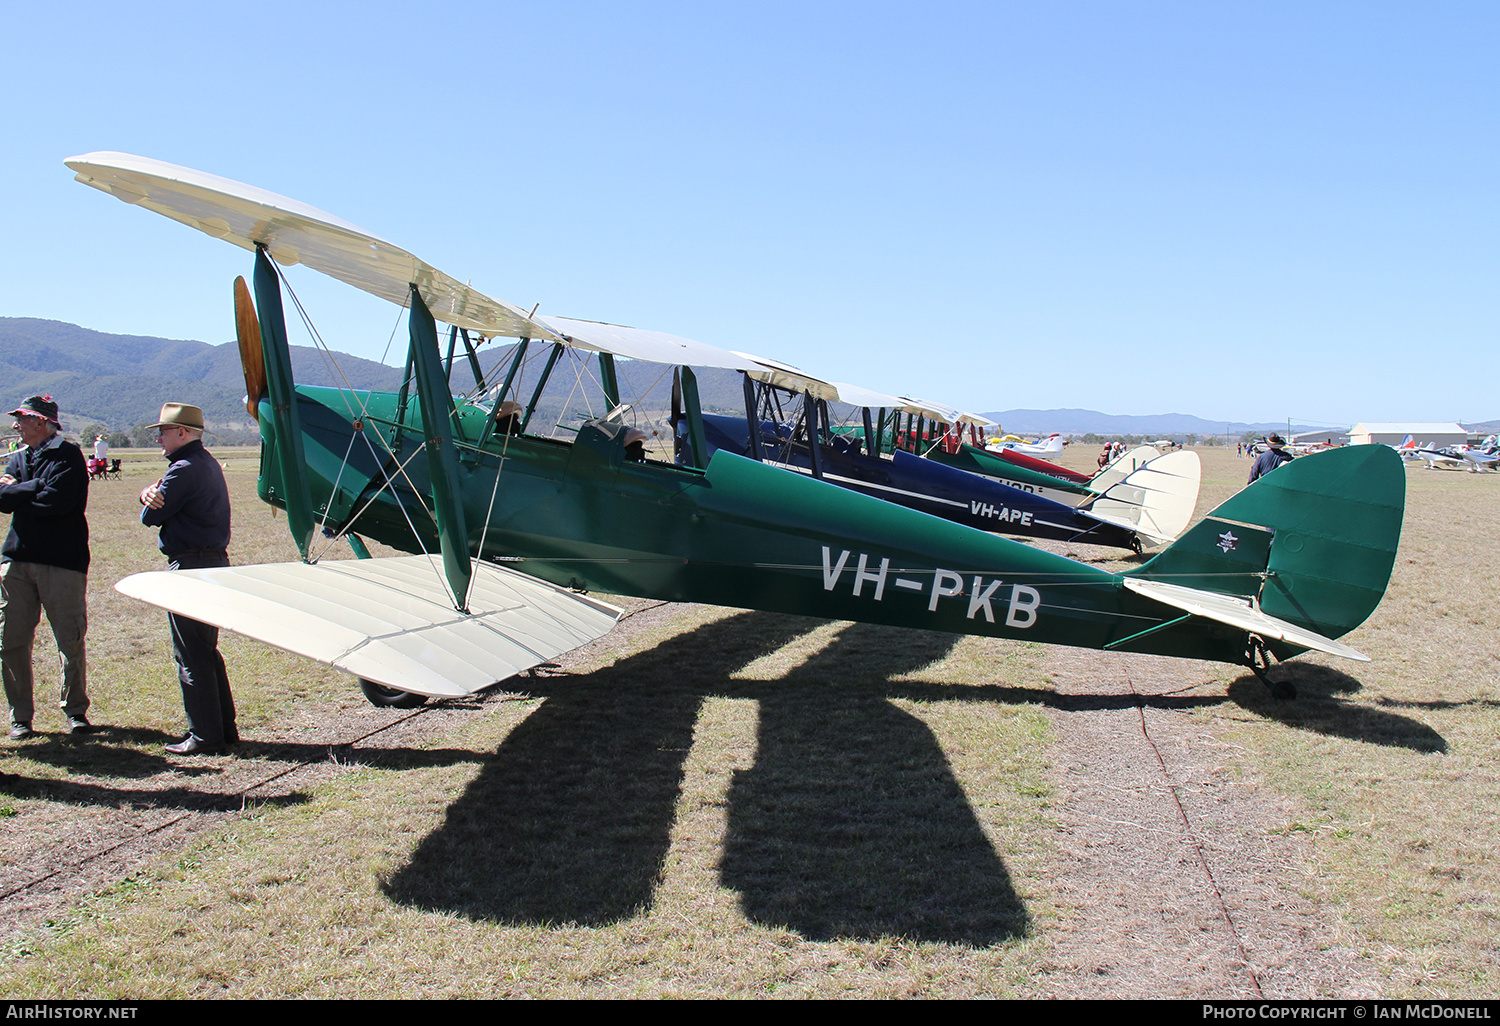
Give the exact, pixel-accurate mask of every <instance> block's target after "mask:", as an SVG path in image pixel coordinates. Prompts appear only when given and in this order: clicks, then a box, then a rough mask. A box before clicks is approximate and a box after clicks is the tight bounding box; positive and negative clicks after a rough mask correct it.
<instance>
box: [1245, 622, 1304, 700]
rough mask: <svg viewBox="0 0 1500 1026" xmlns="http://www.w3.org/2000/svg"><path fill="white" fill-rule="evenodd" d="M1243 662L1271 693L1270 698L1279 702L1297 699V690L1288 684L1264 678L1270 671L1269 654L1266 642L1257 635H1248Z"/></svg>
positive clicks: (1287, 682) (1288, 682)
mask: <svg viewBox="0 0 1500 1026" xmlns="http://www.w3.org/2000/svg"><path fill="white" fill-rule="evenodd" d="M1245 662H1246V663H1247V664H1248V665H1249V667H1250V672H1252V673H1254V674H1255V675H1256V676H1257V677H1259V678H1260V682H1261V683H1262V684H1264V685H1265V686H1266V688H1267V689H1269V690H1270V692H1271V697H1272V698H1275V699H1277V700H1279V701H1283V702H1285V701H1290V700H1291V699H1293V698H1296V697H1297V688H1296V687H1295V686H1294V685H1293V684H1292V683H1291V682H1290V681H1284V680H1272V679H1271V678H1270V677H1267V676H1266V673H1267V671H1269V670H1270V669H1271V652H1270V650H1269V649H1267V648H1266V641H1265V639H1264V638H1262V637H1261V636H1260V635H1259V634H1252V635H1250V639H1249V641H1247V642H1246V644H1245Z"/></svg>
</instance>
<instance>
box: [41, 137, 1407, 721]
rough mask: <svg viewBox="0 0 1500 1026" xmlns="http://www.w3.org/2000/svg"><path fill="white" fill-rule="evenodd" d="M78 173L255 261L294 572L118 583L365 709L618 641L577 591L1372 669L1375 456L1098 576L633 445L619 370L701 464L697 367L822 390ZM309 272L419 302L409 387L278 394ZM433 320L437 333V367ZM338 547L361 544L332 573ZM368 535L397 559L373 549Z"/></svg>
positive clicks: (154, 165)
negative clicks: (1350, 662)
mask: <svg viewBox="0 0 1500 1026" xmlns="http://www.w3.org/2000/svg"><path fill="white" fill-rule="evenodd" d="M67 164H68V166H69V167H70V168H72V169H73V170H74V171H75V172H76V174H77V178H78V180H79V181H81V182H84V183H85V184H87V185H91V186H93V187H95V188H97V189H100V190H102V191H104V192H108V193H110V194H112V195H114V196H117V197H119V198H120V199H123V200H125V201H126V202H129V203H132V204H136V205H139V206H143V207H146V208H148V209H151V210H155V211H157V212H158V213H161V214H164V215H165V216H167V217H171V218H173V219H174V220H177V221H180V222H182V223H184V224H187V225H189V226H191V227H194V228H197V229H199V230H201V231H203V232H205V233H207V234H209V235H212V236H214V237H216V238H221V239H224V240H226V241H229V242H231V243H234V244H235V245H238V246H240V247H242V248H244V249H246V250H250V251H252V252H254V254H255V257H254V261H255V271H254V289H255V298H254V300H253V302H252V300H251V297H250V295H249V290H248V289H247V288H246V287H245V286H244V283H243V280H241V281H240V282H238V283H237V292H236V306H237V312H238V313H239V315H240V317H239V322H240V325H241V330H240V340H241V350H242V355H243V356H244V364H245V375H246V385H247V392H248V396H247V398H248V401H249V408H250V411H251V412H252V413H253V414H254V415H255V416H256V418H257V419H258V422H259V425H260V432H261V438H262V450H261V469H260V477H259V484H258V487H259V492H260V496H261V498H262V499H264V500H265V501H266V502H268V503H270V504H272V505H273V506H276V507H279V508H282V509H285V510H286V513H287V521H288V525H289V527H290V529H291V532H292V536H293V538H294V540H295V542H296V545H297V549H298V552H299V553H300V554H301V557H302V561H301V562H298V563H290V564H276V565H270V566H244V567H228V568H223V569H215V570H198V571H176V572H171V573H168V572H165V571H162V572H155V573H148V574H138V575H135V576H133V577H130V578H127V579H126V580H124V581H122V582H120V584H119V585H118V587H119V588H120V590H121V591H124V592H126V593H127V594H131V595H135V596H137V597H139V598H142V599H144V600H146V601H148V602H151V603H153V604H156V605H160V606H162V607H165V608H167V609H170V610H173V611H176V612H180V613H184V614H187V615H190V616H193V617H195V618H198V619H200V620H204V621H207V622H211V623H214V624H217V625H218V626H220V627H222V628H226V629H228V630H232V631H236V632H239V633H241V634H245V635H248V636H250V637H254V638H258V639H260V640H262V641H265V642H267V643H270V644H272V645H276V646H278V647H281V648H285V649H288V650H290V651H293V652H297V653H300V654H303V655H306V656H309V657H311V658H314V659H318V660H320V661H323V662H326V663H329V664H331V665H334V666H337V667H339V668H341V669H344V670H346V671H347V672H350V673H352V674H354V675H356V676H357V677H359V678H361V680H362V681H364V682H365V685H366V693H367V694H368V695H370V696H371V698H372V700H376V701H380V702H386V703H391V704H394V703H397V702H404V701H407V700H411V701H420V700H421V699H420V698H419V697H412V696H424V695H437V696H445V695H461V694H467V693H472V692H474V691H477V690H479V689H481V688H484V687H488V686H490V685H492V684H494V683H496V682H497V681H500V680H503V679H505V678H506V677H508V676H510V675H513V674H514V673H517V672H520V671H521V670H524V669H526V668H527V667H530V666H535V665H537V664H539V663H542V662H544V661H546V660H547V659H550V658H552V657H554V656H555V655H557V654H559V653H561V652H564V651H567V650H568V649H570V648H573V647H575V646H577V645H579V644H583V643H585V642H587V641H588V640H591V639H593V638H595V637H598V636H600V635H602V634H604V633H606V632H607V631H608V630H609V629H610V628H611V627H612V626H613V624H614V622H615V617H616V614H617V610H615V609H614V608H613V607H611V606H609V605H607V604H605V603H602V602H599V601H596V600H594V599H592V598H589V597H588V596H587V595H586V594H584V593H586V592H602V593H606V594H620V595H634V596H641V597H649V598H657V599H666V600H671V601H691V602H706V603H712V604H716V605H724V606H737V607H744V608H750V609H762V610H774V611H779V612H788V613H801V614H808V615H813V616H820V617H828V618H833V619H842V620H859V621H867V622H872V623H881V624H890V625H896V626H902V627H915V628H923V629H928V630H941V631H950V632H955V633H962V634H980V635H990V636H995V637H1003V638H1013V639H1016V640H1024V641H1036V642H1044V643H1047V644H1058V645H1075V646H1081V647H1087V648H1097V649H1107V650H1117V651H1122V652H1153V653H1160V654H1164V655H1173V656H1184V657H1189V658H1196V659H1211V660H1217V661H1220V662H1225V663H1233V664H1240V665H1245V666H1248V667H1250V668H1251V669H1253V670H1254V671H1255V672H1256V673H1257V674H1258V675H1259V676H1261V678H1262V679H1263V680H1265V679H1266V678H1265V674H1264V671H1265V670H1266V669H1267V668H1268V667H1269V666H1270V665H1271V662H1272V660H1273V659H1278V660H1279V659H1286V658H1289V657H1292V656H1295V655H1298V654H1300V653H1302V652H1305V651H1307V650H1316V651H1320V652H1326V653H1330V654H1333V655H1338V656H1343V657H1347V658H1351V659H1358V660H1364V659H1366V657H1365V656H1363V655H1361V654H1360V653H1359V652H1357V651H1355V650H1354V649H1352V648H1350V647H1349V646H1347V645H1345V644H1343V643H1341V642H1339V641H1338V640H1336V639H1338V638H1340V637H1342V636H1343V635H1345V634H1347V633H1348V632H1350V631H1352V630H1354V629H1355V628H1356V627H1358V626H1359V625H1360V624H1361V623H1363V622H1364V621H1365V619H1366V618H1367V617H1368V616H1369V615H1370V614H1371V612H1373V611H1374V609H1375V607H1376V605H1377V604H1378V603H1379V602H1380V599H1381V597H1382V595H1383V594H1384V592H1385V588H1386V585H1387V583H1388V581H1389V579H1390V573H1391V567H1392V563H1393V561H1394V557H1395V552H1396V545H1397V542H1398V540H1399V537H1400V533H1401V522H1402V515H1403V510H1404V506H1405V474H1404V471H1403V469H1402V464H1401V460H1400V458H1399V457H1397V456H1396V454H1395V453H1394V452H1392V451H1391V450H1390V449H1389V448H1387V447H1386V446H1377V445H1372V446H1356V447H1350V448H1343V449H1336V450H1332V451H1329V452H1326V453H1319V454H1316V455H1313V456H1308V457H1303V458H1302V459H1298V460H1296V461H1294V462H1293V463H1290V464H1288V465H1286V466H1284V467H1282V468H1280V469H1278V470H1277V471H1276V472H1275V473H1274V474H1271V475H1269V476H1267V477H1266V478H1264V479H1263V480H1261V481H1258V482H1256V483H1255V484H1254V485H1252V486H1250V487H1248V488H1246V489H1244V490H1243V491H1241V492H1240V493H1239V494H1237V495H1235V496H1234V497H1233V498H1231V499H1229V500H1228V501H1227V502H1225V503H1223V504H1222V505H1220V506H1219V507H1218V508H1217V509H1215V510H1213V511H1212V512H1211V513H1210V514H1208V516H1207V517H1205V518H1204V519H1203V520H1202V521H1200V522H1199V523H1198V524H1197V525H1195V526H1193V527H1192V528H1190V529H1189V530H1188V531H1187V532H1186V533H1185V534H1183V535H1182V536H1181V537H1180V538H1179V539H1178V540H1177V541H1176V542H1175V543H1174V544H1172V545H1171V546H1170V547H1168V548H1166V549H1165V550H1163V551H1162V552H1160V553H1159V554H1158V555H1156V556H1155V557H1154V558H1153V559H1151V560H1150V561H1149V562H1147V563H1145V564H1144V565H1142V566H1140V567H1138V568H1134V569H1131V570H1128V571H1125V572H1111V571H1108V570H1102V569H1099V568H1097V567H1093V566H1089V565H1085V564H1082V563H1078V562H1074V561H1072V560H1069V559H1066V558H1064V557H1062V556H1058V555H1055V554H1053V553H1050V552H1045V551H1042V550H1039V549H1036V548H1033V547H1031V546H1029V545H1026V544H1023V543H1019V542H1014V541H1010V540H1007V539H1004V538H999V537H995V536H993V535H990V534H987V533H984V532H982V531H978V530H975V529H973V528H969V527H965V526H962V525H959V524H954V523H949V522H946V521H943V520H939V519H936V518H934V517H931V516H928V515H926V514H924V513H920V512H916V511H914V510H909V509H904V508H901V507H898V506H894V505H891V504H889V503H886V502H882V501H880V500H878V499H874V498H870V497H868V496H864V495H859V494H856V493H852V492H849V491H846V490H843V489H840V488H837V487H834V486H833V485H830V484H827V483H825V482H822V481H819V480H815V479H812V478H809V477H805V476H801V475H798V474H795V473H790V472H787V471H785V470H781V469H777V468H775V467H771V466H768V465H766V464H763V463H761V462H758V461H757V460H756V459H754V458H748V457H742V456H736V455H733V454H730V453H726V452H719V453H716V454H714V455H713V456H712V458H710V459H706V460H704V459H702V458H700V457H693V458H692V459H693V462H692V463H691V464H690V465H677V464H676V463H671V462H666V461H658V460H654V459H645V460H643V461H641V460H636V459H632V458H630V456H629V455H627V451H626V441H627V439H626V434H627V425H626V423H625V421H624V418H623V416H622V410H623V407H621V406H620V402H619V400H620V397H619V394H618V391H619V390H618V387H617V385H616V384H615V382H616V367H615V360H616V359H617V358H629V359H638V360H642V359H643V360H651V361H653V362H658V363H664V364H677V365H682V366H681V368H680V370H679V372H678V373H679V374H680V382H681V396H682V406H683V411H682V415H683V423H684V426H685V433H686V434H687V436H688V437H689V439H690V441H691V444H690V445H689V446H687V447H686V449H685V451H687V452H690V453H695V454H702V453H705V452H707V451H708V449H707V447H706V446H705V445H704V441H703V432H702V415H701V410H700V404H699V401H698V397H697V389H696V384H695V382H696V378H695V376H694V372H693V371H692V370H691V367H692V366H699V367H702V366H711V367H728V368H732V369H736V370H741V371H744V372H746V373H747V374H751V375H752V376H754V375H761V378H760V380H783V381H787V382H789V385H790V387H792V388H793V389H794V390H797V391H808V392H812V393H814V394H815V395H817V396H818V397H820V398H827V399H837V398H838V396H837V395H836V394H818V393H817V392H816V390H817V389H820V388H822V389H828V388H830V386H828V385H827V384H826V383H822V382H815V381H811V380H798V379H797V376H796V374H795V372H794V371H793V370H792V369H791V368H767V367H766V366H765V365H763V364H758V363H755V362H754V361H751V360H749V359H748V358H745V357H743V356H741V355H740V354H734V353H728V352H725V351H723V350H719V349H716V348H714V347H711V346H706V345H703V344H701V343H694V342H690V341H688V340H685V339H680V338H677V337H675V336H670V335H665V334H662V333H659V332H651V331H644V330H641V329H634V328H626V327H622V326H618V325H608V324H600V323H597V322H589V321H579V320H573V319H569V318H561V317H539V316H536V312H535V310H533V311H531V312H530V313H527V312H525V311H523V310H521V309H519V308H517V307H513V306H511V305H509V304H507V303H504V302H501V301H498V300H494V299H491V298H490V297H488V296H485V295H483V294H481V293H479V292H476V291H475V290H473V289H470V288H468V287H467V286H465V285H463V284H461V283H459V282H457V281H455V280H454V279H452V278H450V277H448V276H447V275H444V274H443V273H442V272H440V271H438V270H436V269H435V268H433V267H431V266H430V265H428V264H425V263H423V262H422V261H420V260H418V259H417V258H415V257H414V256H412V255H411V254H409V253H407V252H406V251H404V250H402V249H400V248H398V247H396V246H394V245H392V244H391V243H388V242H386V241H384V240H382V239H379V238H377V237H375V236H372V235H370V234H368V233H367V232H364V231H362V230H361V229H358V228H356V227H354V226H353V225H350V224H348V223H346V222H343V221H340V220H338V219H337V218H334V217H332V216H330V215H328V214H326V213H323V212H322V211H319V210H316V209H314V208H312V207H308V206H306V205H305V204H301V203H298V202H296V201H294V200H290V199H287V198H285V197H281V196H277V195H275V194H272V193H267V192H264V191H262V190H259V189H256V188H253V187H250V186H246V185H243V184H241V183H238V182H233V181H229V180H227V179H222V178H218V177H216V176H212V175H207V174H204V173H202V172H198V171H193V170H190V169H187V168H181V167H176V166H174V165H170V164H163V163H161V162H159V161H153V160H148V159H145V158H141V157H133V156H129V155H127V154H118V153H93V154H87V155H84V156H80V157H75V158H72V159H70V160H68V161H67ZM273 261H274V262H273ZM298 262H300V263H303V264H305V265H307V266H309V267H312V268H314V269H315V270H319V271H322V272H324V273H327V274H330V275H332V276H333V277H336V278H339V279H340V280H342V281H345V282H348V283H350V284H352V285H355V286H356V287H358V288H361V289H364V290H365V291H368V292H371V293H373V294H374V295H377V296H381V297H383V298H386V299H389V300H391V301H392V302H395V303H398V304H400V305H402V306H405V307H408V308H409V311H410V313H409V318H408V320H409V335H410V346H409V353H408V361H407V366H408V374H407V379H406V380H407V384H405V385H403V386H402V389H401V390H400V391H398V392H393V393H380V392H368V391H355V390H351V389H338V388H326V387H310V386H306V385H297V384H295V383H294V381H293V380H292V374H291V368H290V356H289V344H288V341H287V331H286V326H285V323H284V318H283V313H282V282H281V280H280V278H279V275H278V271H277V269H276V266H275V264H276V263H281V264H284V265H285V264H292V263H298ZM437 321H442V322H444V323H446V324H448V325H450V326H451V332H450V335H449V345H448V355H447V358H446V360H445V358H444V356H443V354H442V352H441V347H440V341H439V335H438V331H437V327H436V323H437ZM471 333H472V334H471ZM476 335H477V336H478V337H479V338H480V341H483V340H485V339H491V338H496V337H509V338H514V339H518V340H520V341H519V342H518V343H517V344H516V356H515V360H514V362H513V363H512V364H511V366H510V369H509V371H508V374H507V377H506V380H505V382H504V384H503V385H502V386H501V387H500V388H499V389H498V391H495V392H492V393H490V394H487V395H483V396H482V397H481V396H479V395H476V396H473V397H460V398H459V399H458V400H457V401H455V397H454V396H453V394H452V390H451V388H450V386H449V382H448V372H449V371H450V370H451V367H452V363H453V360H454V358H455V351H456V346H457V343H458V340H460V339H462V341H463V344H464V346H465V350H466V353H467V356H468V358H469V359H470V361H471V362H472V364H473V366H474V369H475V376H476V381H477V380H479V379H480V375H479V371H478V360H477V359H476V358H475V355H474V345H473V340H474V336H476ZM537 346H548V347H550V349H549V350H547V352H548V357H547V368H548V370H549V371H550V369H551V367H552V366H553V365H554V364H555V363H556V361H557V360H558V359H559V357H560V355H561V354H562V353H564V352H565V351H567V350H568V349H573V350H581V351H584V352H587V353H591V354H597V358H598V363H599V377H600V381H601V383H602V386H603V391H604V393H605V396H606V398H607V400H608V402H609V405H610V406H611V407H615V409H614V410H613V411H612V412H611V414H610V415H608V416H604V417H600V418H597V419H593V420H589V421H586V422H585V423H584V424H583V425H582V427H581V428H580V429H579V430H578V433H577V436H576V438H574V439H573V440H571V441H560V440H557V439H553V438H544V437H540V436H539V435H537V434H533V433H530V432H529V431H528V430H527V428H528V427H529V424H528V421H529V419H530V418H531V416H532V415H533V412H534V410H535V408H536V405H537V401H538V398H539V397H540V395H541V387H542V386H541V384H540V383H539V384H537V385H536V386H535V389H534V390H533V391H532V393H531V395H530V397H529V401H525V402H517V400H518V399H525V397H524V396H522V395H517V394H513V392H512V386H513V379H514V377H515V375H516V373H517V368H519V367H520V366H521V362H522V360H523V358H524V357H525V354H526V351H527V348H528V347H537ZM532 352H533V355H535V352H536V350H535V349H534V348H533V349H532ZM777 375H783V376H784V377H782V378H780V379H778V378H776V376H777ZM768 376H769V377H768ZM545 377H546V373H545V372H544V374H543V380H544V381H545ZM835 392H836V390H835ZM337 538H347V539H348V541H349V543H350V545H351V546H352V547H353V548H354V550H355V552H356V554H357V555H360V556H362V557H365V558H360V559H355V560H329V559H322V558H320V557H321V556H322V555H323V554H324V552H326V547H327V545H328V544H329V543H330V541H329V540H330V539H337ZM361 538H366V539H374V540H377V541H379V542H382V543H384V544H386V545H389V546H392V547H394V548H396V549H398V550H401V551H405V552H410V553H414V555H412V556H407V557H387V558H380V559H371V558H368V553H367V552H366V551H365V547H364V545H363V542H362V541H361ZM320 547H321V548H320ZM1267 683H1268V684H1270V682H1269V681H1267ZM1270 686H1271V687H1272V689H1273V691H1274V692H1275V693H1277V694H1278V695H1281V696H1290V695H1291V694H1294V692H1293V691H1292V689H1291V687H1290V686H1289V685H1287V684H1286V683H1285V682H1280V683H1277V684H1270Z"/></svg>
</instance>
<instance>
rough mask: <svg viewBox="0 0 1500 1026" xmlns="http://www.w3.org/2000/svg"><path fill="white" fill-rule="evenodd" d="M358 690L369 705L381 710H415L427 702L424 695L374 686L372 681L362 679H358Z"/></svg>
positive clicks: (378, 685) (380, 685) (381, 685)
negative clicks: (376, 706)
mask: <svg viewBox="0 0 1500 1026" xmlns="http://www.w3.org/2000/svg"><path fill="white" fill-rule="evenodd" d="M359 690H361V691H363V692H364V693H365V697H366V698H368V699H369V700H370V704H371V705H378V706H380V707H381V708H382V709H415V708H417V707H418V706H419V705H421V704H422V703H424V702H426V701H427V696H426V695H417V694H413V693H412V692H410V691H401V690H399V689H397V688H388V687H386V686H385V685H384V684H376V683H375V682H374V681H373V680H365V679H364V678H363V677H361V678H359Z"/></svg>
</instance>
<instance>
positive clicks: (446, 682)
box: [115, 556, 620, 698]
mask: <svg viewBox="0 0 1500 1026" xmlns="http://www.w3.org/2000/svg"><path fill="white" fill-rule="evenodd" d="M473 572H474V586H473V592H472V594H471V595H470V596H469V609H470V613H469V614H468V615H465V614H463V613H459V612H457V611H456V610H455V609H454V608H453V600H452V598H451V597H450V595H449V594H448V591H447V589H446V587H445V586H444V583H443V580H444V579H443V568H442V560H441V558H440V557H438V556H394V557H387V558H381V559H351V560H329V561H325V562H322V563H316V564H307V563H266V564H260V565H257V566H230V567H215V568H212V569H207V570H154V571H151V572H149V573H142V574H133V575H131V576H130V577H127V578H125V579H124V580H123V581H120V582H119V583H118V584H116V585H115V589H116V590H117V591H120V592H122V593H124V594H126V595H129V596H131V597H132V598H138V599H141V600H142V601H144V602H149V603H151V604H152V605H154V606H161V607H162V608H163V609H167V610H169V611H171V612H174V613H179V614H181V615H183V616H190V617H192V618H193V619H195V620H201V621H203V622H204V623H209V624H213V625H214V626H216V627H221V628H223V629H224V630H229V631H234V632H235V633H236V634H243V635H245V636H246V637H249V638H254V639H256V640H257V641H263V642H265V643H266V644H268V645H274V646H275V647H277V648H280V649H285V650H286V651H288V652H294V653H296V654H297V655H302V656H306V657H307V658H309V659H315V660H317V661H318V662H320V663H326V664H328V665H329V666H333V667H335V668H337V669H340V670H343V671H344V672H346V673H352V674H354V675H355V676H356V677H362V678H364V679H366V680H372V681H374V682H376V683H377V684H384V685H386V686H387V687H392V688H396V689H398V690H401V691H411V692H415V693H416V694H419V695H432V696H434V697H440V698H441V697H454V696H460V695H468V694H472V693H474V692H475V691H479V690H480V689H482V688H486V687H489V686H490V685H491V684H494V683H496V682H497V681H501V680H504V679H505V678H507V677H511V676H514V675H515V674H517V673H520V672H521V671H523V670H527V669H529V668H531V667H533V666H537V665H540V664H541V663H545V662H547V661H549V660H551V659H553V658H555V657H557V656H559V655H562V654H563V653H564V652H568V651H571V650H572V649H575V648H577V647H578V646H580V645H585V644H587V643H589V642H590V641H594V640H595V639H597V638H600V637H603V636H604V635H605V634H608V633H609V632H610V630H612V629H613V628H614V625H615V621H616V619H617V618H618V616H619V614H620V610H618V609H616V608H615V607H614V606H611V605H609V604H607V603H604V602H599V601H597V600H595V599H591V598H587V597H585V596H583V595H577V594H574V593H573V592H570V591H567V590H565V589H563V588H558V587H555V586H553V585H551V584H547V583H545V582H543V581H539V580H537V579H536V578H534V577H528V576H526V575H525V574H519V573H516V572H515V571H514V570H506V569H503V568H501V567H497V566H494V565H492V564H489V563H482V562H479V561H475V562H474V564H473Z"/></svg>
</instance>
